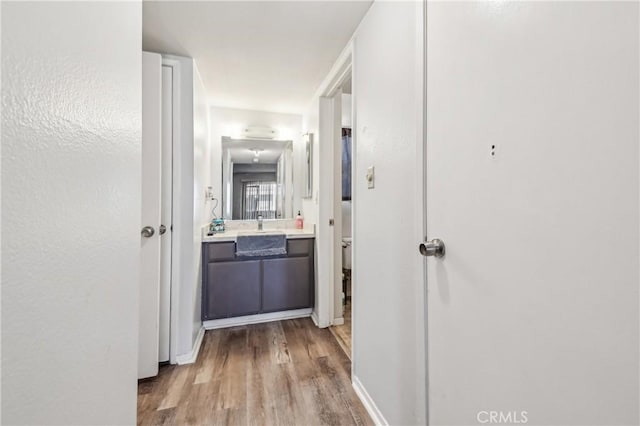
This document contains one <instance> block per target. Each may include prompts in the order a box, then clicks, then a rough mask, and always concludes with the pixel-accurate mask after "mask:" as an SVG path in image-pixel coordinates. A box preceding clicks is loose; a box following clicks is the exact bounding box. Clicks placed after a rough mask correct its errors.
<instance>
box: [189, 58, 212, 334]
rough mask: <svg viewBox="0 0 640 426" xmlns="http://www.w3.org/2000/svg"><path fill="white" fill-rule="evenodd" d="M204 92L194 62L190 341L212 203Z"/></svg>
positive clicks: (197, 318) (197, 317)
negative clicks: (204, 232) (208, 191)
mask: <svg viewBox="0 0 640 426" xmlns="http://www.w3.org/2000/svg"><path fill="white" fill-rule="evenodd" d="M209 123H210V121H209V104H208V102H207V92H206V89H205V87H204V85H203V83H202V78H201V77H200V73H199V72H198V68H197V66H196V64H195V61H194V66H193V224H192V226H193V228H192V229H193V234H192V248H193V266H192V267H193V271H194V274H195V275H196V280H195V283H194V286H193V293H192V295H191V299H190V300H191V302H192V305H191V307H192V309H193V328H192V330H191V344H192V345H193V343H195V339H196V337H197V335H198V332H199V331H200V327H201V326H202V318H201V310H202V305H201V300H202V250H201V244H202V226H203V225H205V224H207V223H208V222H209V221H210V220H211V208H212V207H213V202H212V201H210V200H206V199H205V191H206V189H207V186H211V185H212V183H211V144H210V139H209V137H210V129H209Z"/></svg>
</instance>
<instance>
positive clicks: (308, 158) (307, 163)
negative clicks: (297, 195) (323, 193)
mask: <svg viewBox="0 0 640 426" xmlns="http://www.w3.org/2000/svg"><path fill="white" fill-rule="evenodd" d="M303 138H304V139H303V140H304V153H305V157H304V191H303V193H302V197H303V198H311V197H312V192H313V168H312V167H313V133H307V134H305V135H303Z"/></svg>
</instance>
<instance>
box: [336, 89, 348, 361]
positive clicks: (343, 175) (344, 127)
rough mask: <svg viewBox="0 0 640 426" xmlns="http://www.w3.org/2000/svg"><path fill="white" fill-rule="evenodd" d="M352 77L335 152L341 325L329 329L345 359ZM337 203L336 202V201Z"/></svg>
mask: <svg viewBox="0 0 640 426" xmlns="http://www.w3.org/2000/svg"><path fill="white" fill-rule="evenodd" d="M351 87H352V84H351V77H349V78H348V79H347V80H346V81H345V82H344V84H343V85H342V88H341V94H340V100H341V102H340V106H341V114H340V115H341V122H340V140H339V145H340V146H339V147H338V152H339V154H340V161H339V163H338V168H339V172H340V190H339V191H338V194H336V195H337V196H338V197H339V206H338V207H339V210H340V219H341V227H340V231H341V233H340V239H339V243H340V247H341V249H342V250H341V256H340V260H341V261H340V262H339V263H338V264H336V269H337V272H341V274H342V280H341V282H342V288H341V291H340V292H339V293H338V294H337V296H338V297H339V298H340V303H341V312H342V321H336V324H334V325H333V326H332V328H331V331H332V332H333V334H334V336H335V337H336V339H337V340H338V343H339V344H340V346H341V347H342V349H343V350H344V351H345V353H346V354H347V356H348V357H349V358H351V350H352V328H351V307H352V304H353V291H352V290H353V280H352V278H351V277H352V275H353V274H352V272H353V265H352V262H351V259H352V247H353V238H352V235H353V232H352V230H353V219H352V217H353V216H352V214H351V211H352V197H351V192H352V174H351V170H352V164H353V134H352V127H351V123H352V108H351V101H352V97H351ZM335 201H336V202H338V200H335Z"/></svg>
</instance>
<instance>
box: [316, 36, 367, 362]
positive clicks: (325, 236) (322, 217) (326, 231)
mask: <svg viewBox="0 0 640 426" xmlns="http://www.w3.org/2000/svg"><path fill="white" fill-rule="evenodd" d="M353 53H354V43H353V40H351V41H349V43H348V44H347V46H346V47H345V49H344V50H343V51H342V53H341V54H340V56H339V57H338V59H337V60H336V62H335V64H334V66H333V68H332V69H331V71H330V72H329V74H328V75H327V77H326V79H325V83H324V84H323V85H322V86H321V88H320V91H319V93H320V96H319V98H320V99H319V133H320V135H319V136H320V139H322V142H321V143H319V144H318V146H319V156H320V161H319V167H320V179H319V188H320V191H319V193H320V197H319V201H318V204H319V214H318V237H319V240H320V244H318V259H319V261H318V263H319V265H318V278H319V279H318V282H319V284H320V287H319V291H318V296H319V303H318V310H319V312H318V314H319V315H318V322H319V324H318V325H319V326H320V327H328V326H331V325H341V324H344V317H343V313H342V245H341V244H340V242H341V240H342V191H341V187H342V180H341V177H342V155H341V153H342V135H341V129H342V122H341V118H342V99H341V95H342V85H343V84H344V83H345V81H346V80H347V79H349V78H351V80H352V87H353V88H354V89H353V90H352V93H351V102H352V105H355V99H356V93H355V76H354V75H353V74H354V73H353ZM351 127H352V129H355V128H356V111H355V109H354V108H352V124H351ZM356 138H357V136H356V132H355V131H352V159H354V158H356V146H357V141H356ZM323 142H326V143H323ZM351 167H352V168H351V174H352V176H356V175H357V173H358V171H357V170H356V165H355V161H353V160H352V163H351ZM351 191H352V192H351V200H352V205H351V206H352V207H351V209H352V217H353V214H354V211H355V209H356V206H355V204H356V203H355V199H356V188H355V185H354V184H353V179H352V184H351ZM330 220H333V225H330V224H329V222H330ZM323 241H324V243H323ZM356 244H357V243H356V242H355V240H354V241H353V242H352V246H351V249H352V252H354V251H355V247H356ZM323 259H326V260H325V261H323ZM351 262H352V270H355V268H354V264H355V262H354V259H353V256H352V261H351ZM356 279H357V278H356V274H353V273H352V276H351V280H352V294H354V293H355V290H353V289H354V288H355V287H356V285H355V284H354V283H355V282H356ZM323 283H326V285H322V284H323ZM353 300H355V296H354V297H353V298H352V305H351V309H352V312H354V311H355V309H356V307H355V303H354V302H353ZM352 317H353V314H352ZM353 328H354V325H353V322H352V339H353ZM351 347H352V354H351V359H352V360H353V359H354V357H353V348H354V345H353V344H352V345H351ZM352 362H353V361H352Z"/></svg>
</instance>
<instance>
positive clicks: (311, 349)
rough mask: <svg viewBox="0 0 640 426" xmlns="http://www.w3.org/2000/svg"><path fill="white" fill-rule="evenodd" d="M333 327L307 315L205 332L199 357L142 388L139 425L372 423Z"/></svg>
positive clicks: (164, 370)
mask: <svg viewBox="0 0 640 426" xmlns="http://www.w3.org/2000/svg"><path fill="white" fill-rule="evenodd" d="M350 369H351V365H350V361H349V359H348V358H347V356H346V355H345V354H344V352H343V351H342V349H341V348H340V346H339V345H338V343H337V342H336V340H335V339H334V337H333V336H332V334H331V332H330V331H329V330H328V329H319V328H317V327H316V326H315V325H314V324H313V322H312V321H311V319H309V318H302V319H295V320H288V321H278V322H271V323H264V324H255V325H249V326H241V327H233V328H226V329H219V330H210V331H207V332H206V334H205V337H204V341H203V343H202V348H201V351H200V355H199V356H198V360H197V362H196V363H194V364H190V365H183V366H178V365H168V366H164V367H162V368H161V369H160V373H159V375H158V376H157V377H155V378H153V379H148V380H143V381H141V382H140V384H139V386H138V424H140V425H151V424H153V425H158V424H217V425H218V424H227V425H248V424H256V425H260V424H269V425H282V424H297V425H320V424H323V425H324V424H326V425H351V424H353V425H370V424H372V422H371V420H370V418H369V416H368V415H367V412H366V410H365V408H364V407H363V406H362V404H361V403H360V401H359V400H358V397H357V396H356V394H355V392H354V391H353V388H352V387H351V380H350Z"/></svg>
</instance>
